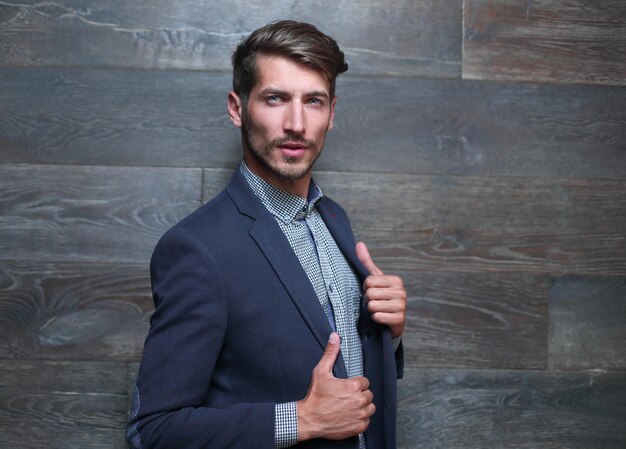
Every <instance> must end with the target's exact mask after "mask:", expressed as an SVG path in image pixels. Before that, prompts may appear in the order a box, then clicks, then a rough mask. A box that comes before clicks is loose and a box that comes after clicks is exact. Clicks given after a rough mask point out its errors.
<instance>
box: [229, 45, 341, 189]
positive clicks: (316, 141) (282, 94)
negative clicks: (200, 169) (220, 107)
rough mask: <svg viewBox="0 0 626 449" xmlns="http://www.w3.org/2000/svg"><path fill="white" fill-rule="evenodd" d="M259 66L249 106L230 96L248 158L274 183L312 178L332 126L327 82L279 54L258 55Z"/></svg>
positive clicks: (260, 174)
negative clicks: (315, 164)
mask: <svg viewBox="0 0 626 449" xmlns="http://www.w3.org/2000/svg"><path fill="white" fill-rule="evenodd" d="M256 67H257V82H256V85H255V86H254V87H253V88H252V90H251V92H250V96H249V100H248V105H247V108H245V109H244V106H243V105H242V103H241V101H240V99H239V97H237V96H236V94H234V93H231V94H230V96H229V113H230V115H231V119H232V120H233V123H234V124H235V125H236V126H241V128H242V134H243V141H244V156H245V158H246V162H247V163H248V166H250V168H251V169H252V171H254V172H255V173H256V174H257V175H259V176H261V177H262V178H263V179H265V180H266V181H267V182H269V183H270V184H274V185H277V184H278V185H280V184H281V183H284V182H285V181H288V180H292V181H293V180H300V179H306V180H307V181H308V178H309V177H310V173H311V168H312V166H313V163H314V162H315V160H316V159H317V158H318V157H319V155H320V154H321V152H322V147H323V145H324V139H325V137H326V132H327V131H328V130H329V129H331V128H332V126H333V115H334V106H335V101H334V99H331V98H330V94H329V83H328V81H327V80H326V78H325V77H324V76H323V75H322V74H321V73H320V72H318V71H316V70H314V69H312V68H310V67H308V66H306V65H303V64H299V63H296V62H294V61H292V60H290V59H287V58H284V57H280V56H266V55H263V56H257V59H256ZM273 181H278V182H273Z"/></svg>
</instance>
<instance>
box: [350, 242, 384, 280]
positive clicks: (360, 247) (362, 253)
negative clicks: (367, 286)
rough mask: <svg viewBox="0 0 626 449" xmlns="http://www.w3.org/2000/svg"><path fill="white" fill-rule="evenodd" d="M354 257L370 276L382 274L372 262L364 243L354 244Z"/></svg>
mask: <svg viewBox="0 0 626 449" xmlns="http://www.w3.org/2000/svg"><path fill="white" fill-rule="evenodd" d="M356 256H357V257H358V258H359V260H360V261H361V263H362V264H363V266H364V267H365V268H367V271H369V272H370V274H384V273H383V272H382V270H381V269H380V268H378V267H377V266H376V264H375V263H374V261H373V260H372V256H370V252H369V250H368V249H367V246H366V245H365V243H363V242H359V243H357V244H356Z"/></svg>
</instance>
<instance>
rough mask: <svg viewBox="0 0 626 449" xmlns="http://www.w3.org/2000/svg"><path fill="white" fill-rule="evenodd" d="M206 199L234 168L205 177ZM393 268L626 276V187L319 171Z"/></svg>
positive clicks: (360, 232) (360, 233)
mask: <svg viewBox="0 0 626 449" xmlns="http://www.w3.org/2000/svg"><path fill="white" fill-rule="evenodd" d="M204 173H205V174H204V194H203V199H204V201H206V200H208V199H210V198H212V197H213V196H215V195H216V194H217V193H218V192H219V191H220V190H221V189H222V188H223V186H224V185H225V184H226V182H227V180H228V179H229V177H230V173H231V172H230V170H213V169H211V170H208V169H207V170H205V171H204ZM315 179H316V180H317V181H318V183H319V185H320V187H321V188H322V190H323V191H324V193H325V194H327V195H329V196H330V197H332V198H333V199H335V200H336V201H338V202H339V203H340V204H341V205H342V206H343V207H344V208H345V209H346V210H347V212H348V214H349V216H350V218H351V221H352V225H353V229H354V232H355V235H356V237H357V239H362V240H364V241H365V242H367V243H368V244H369V246H370V249H371V250H372V253H373V255H374V257H375V260H377V261H378V263H379V264H380V266H381V267H382V268H383V269H387V270H390V271H416V270H417V271H452V272H456V271H461V272H527V273H535V274H541V273H544V274H549V273H556V274H563V273H587V274H610V275H623V274H624V273H626V241H625V240H624V237H623V236H624V235H626V181H618V180H596V181H593V180H567V179H555V180H548V179H532V178H491V177H471V176H422V175H401V174H395V175H388V174H371V173H369V174H367V173H339V172H325V171H319V172H317V173H316V175H315Z"/></svg>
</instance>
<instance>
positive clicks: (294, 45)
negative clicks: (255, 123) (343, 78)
mask: <svg viewBox="0 0 626 449" xmlns="http://www.w3.org/2000/svg"><path fill="white" fill-rule="evenodd" d="M260 54H263V55H277V56H284V57H287V58H289V59H291V60H293V61H296V62H299V63H302V64H306V65H308V66H309V67H312V68H313V69H315V70H318V71H320V72H321V73H322V74H323V75H324V76H325V77H326V79H327V80H328V82H329V83H330V97H331V98H332V97H333V96H334V95H335V80H336V79H337V76H338V75H339V74H341V73H344V72H345V71H346V70H348V64H347V63H346V61H345V58H344V55H343V52H342V51H341V50H340V49H339V46H338V45H337V42H335V40H334V39H333V38H332V37H330V36H327V35H325V34H324V33H322V32H321V31H319V30H318V29H317V28H316V27H315V26H313V25H311V24H310V23H304V22H294V21H293V20H281V21H278V22H271V23H268V24H267V25H265V26H264V27H262V28H259V29H258V30H256V31H254V32H253V33H252V34H250V36H248V37H247V38H245V39H243V40H242V41H241V43H240V44H239V45H238V46H237V49H236V50H235V52H234V53H233V57H232V62H233V90H234V91H235V93H236V94H237V95H239V97H241V99H242V100H243V103H244V105H245V104H247V102H248V97H249V95H250V91H251V90H252V88H253V87H254V85H255V83H256V81H257V79H256V77H257V74H256V56H257V55H260Z"/></svg>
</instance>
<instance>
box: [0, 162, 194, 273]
mask: <svg viewBox="0 0 626 449" xmlns="http://www.w3.org/2000/svg"><path fill="white" fill-rule="evenodd" d="M201 178H202V173H201V170H198V169H166V168H146V167H144V168H120V167H115V168H107V167H88V166H74V167H67V166H65V167H64V166H49V165H48V166H41V165H16V166H15V165H13V166H11V165H0V228H1V229H2V234H1V235H0V254H1V257H2V258H3V259H12V260H49V261H74V260H81V261H93V262H98V261H115V262H140V263H146V264H147V263H148V261H149V258H150V254H151V253H152V249H153V247H154V245H155V244H156V242H157V241H158V239H159V237H160V236H161V235H162V234H163V233H164V232H165V231H166V230H167V229H168V228H169V227H171V226H172V225H174V223H176V222H177V221H178V220H180V219H181V218H183V217H184V216H185V215H187V214H188V213H190V212H191V211H193V210H194V209H195V208H196V207H198V206H199V205H200V194H201V190H200V189H201Z"/></svg>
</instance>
